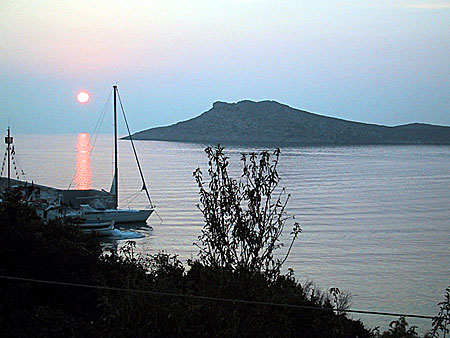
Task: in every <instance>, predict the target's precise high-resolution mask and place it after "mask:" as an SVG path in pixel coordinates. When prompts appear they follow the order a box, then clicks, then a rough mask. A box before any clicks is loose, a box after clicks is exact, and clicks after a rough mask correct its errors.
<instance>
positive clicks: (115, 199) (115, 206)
mask: <svg viewBox="0 0 450 338" xmlns="http://www.w3.org/2000/svg"><path fill="white" fill-rule="evenodd" d="M113 89H114V179H115V181H116V184H115V189H114V190H115V191H114V195H115V196H114V209H117V207H118V206H119V168H118V165H117V98H116V96H117V85H114V86H113Z"/></svg>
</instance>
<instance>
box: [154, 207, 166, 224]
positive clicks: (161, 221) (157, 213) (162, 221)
mask: <svg viewBox="0 0 450 338" xmlns="http://www.w3.org/2000/svg"><path fill="white" fill-rule="evenodd" d="M154 212H155V214H156V216H158V218H159V220H160V221H161V222H160V223H159V224H161V223H163V222H164V221H163V219H162V218H161V216H159V214H158V212H157V211H156V208H155V210H154Z"/></svg>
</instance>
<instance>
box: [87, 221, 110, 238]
mask: <svg viewBox="0 0 450 338" xmlns="http://www.w3.org/2000/svg"><path fill="white" fill-rule="evenodd" d="M78 227H79V228H80V230H81V231H82V232H84V233H88V234H98V235H101V236H109V235H111V234H112V233H113V231H114V221H110V222H92V223H91V222H87V223H82V224H79V225H78Z"/></svg>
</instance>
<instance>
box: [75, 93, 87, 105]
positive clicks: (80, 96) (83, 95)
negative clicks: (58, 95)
mask: <svg viewBox="0 0 450 338" xmlns="http://www.w3.org/2000/svg"><path fill="white" fill-rule="evenodd" d="M77 100H78V102H80V103H87V102H88V101H89V93H88V92H86V91H81V92H79V93H78V94H77Z"/></svg>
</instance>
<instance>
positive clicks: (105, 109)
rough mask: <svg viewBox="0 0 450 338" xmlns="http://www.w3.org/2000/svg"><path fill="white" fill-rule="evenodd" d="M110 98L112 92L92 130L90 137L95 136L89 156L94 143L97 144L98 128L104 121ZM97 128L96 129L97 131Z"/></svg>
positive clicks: (110, 93)
mask: <svg viewBox="0 0 450 338" xmlns="http://www.w3.org/2000/svg"><path fill="white" fill-rule="evenodd" d="M111 96H112V91H110V92H109V95H108V98H107V99H106V102H105V104H104V106H103V110H102V113H101V115H100V117H99V119H98V120H97V123H96V125H95V128H94V130H93V132H92V135H95V139H94V142H93V144H92V151H91V154H92V152H93V151H94V146H95V143H96V142H97V138H98V135H99V133H100V126H101V125H102V123H103V120H104V119H105V115H106V111H107V110H108V108H109V104H110V102H111ZM97 128H98V130H97Z"/></svg>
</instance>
